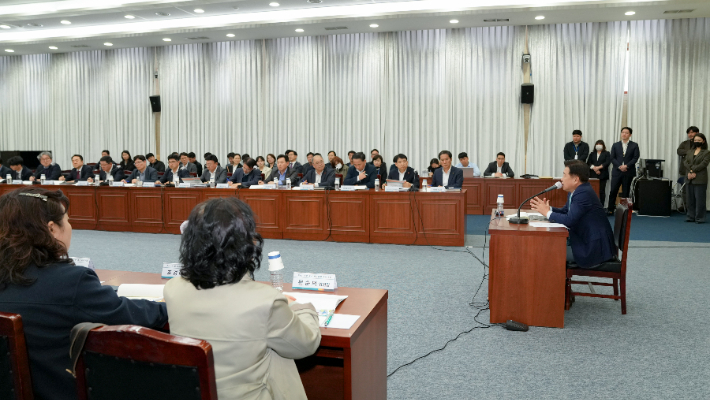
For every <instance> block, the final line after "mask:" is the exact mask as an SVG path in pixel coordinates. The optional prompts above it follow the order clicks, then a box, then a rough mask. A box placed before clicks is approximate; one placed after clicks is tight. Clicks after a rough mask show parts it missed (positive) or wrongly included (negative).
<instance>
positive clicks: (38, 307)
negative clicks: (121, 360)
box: [0, 263, 168, 400]
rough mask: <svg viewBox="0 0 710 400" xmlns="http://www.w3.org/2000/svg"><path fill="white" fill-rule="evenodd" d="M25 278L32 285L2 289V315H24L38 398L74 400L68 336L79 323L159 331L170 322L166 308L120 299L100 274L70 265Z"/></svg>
mask: <svg viewBox="0 0 710 400" xmlns="http://www.w3.org/2000/svg"><path fill="white" fill-rule="evenodd" d="M23 275H24V276H26V277H28V278H33V279H35V281H34V283H32V284H31V285H29V286H24V285H14V284H8V285H7V286H6V287H5V288H3V289H0V310H2V311H5V312H11V313H17V314H20V315H22V324H23V326H24V331H25V340H26V341H27V353H28V356H29V361H30V373H31V374H32V386H33V391H34V397H35V398H36V399H56V400H69V399H72V400H76V398H77V393H76V380H75V379H74V378H73V377H72V376H71V374H69V373H67V371H66V370H67V369H69V368H71V360H70V358H69V345H70V339H69V333H70V332H71V329H72V328H73V327H74V325H76V324H78V323H81V322H98V323H104V324H108V325H123V324H132V325H141V326H145V327H148V328H154V329H155V328H161V327H163V326H164V325H165V323H166V322H167V321H168V314H167V310H166V307H165V304H161V303H156V302H153V301H148V300H128V299H126V298H125V297H118V296H117V295H116V292H115V291H114V290H113V289H112V288H111V287H110V286H104V285H102V284H101V283H100V282H99V278H98V277H97V276H96V273H95V272H94V271H92V270H90V269H88V268H84V267H78V266H75V265H72V264H69V263H58V264H53V265H50V266H47V267H42V268H37V267H36V266H34V265H30V266H29V267H28V268H27V269H26V270H25V272H24V274H23Z"/></svg>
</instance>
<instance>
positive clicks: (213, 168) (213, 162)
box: [200, 154, 227, 183]
mask: <svg viewBox="0 0 710 400" xmlns="http://www.w3.org/2000/svg"><path fill="white" fill-rule="evenodd" d="M213 176H214V181H215V183H227V170H226V169H224V168H222V167H221V166H220V165H219V160H218V159H217V156H216V155H214V154H208V155H207V157H205V168H204V170H203V171H202V176H201V177H200V180H201V181H202V182H209V181H210V179H211V178H212V177H213Z"/></svg>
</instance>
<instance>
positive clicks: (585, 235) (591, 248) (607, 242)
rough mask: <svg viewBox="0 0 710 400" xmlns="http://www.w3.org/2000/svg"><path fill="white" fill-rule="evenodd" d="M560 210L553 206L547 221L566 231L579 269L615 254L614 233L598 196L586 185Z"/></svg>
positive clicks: (610, 257)
mask: <svg viewBox="0 0 710 400" xmlns="http://www.w3.org/2000/svg"><path fill="white" fill-rule="evenodd" d="M569 196H570V195H568V196H567V199H568V204H569V206H568V205H565V206H564V207H562V208H556V207H552V214H550V222H557V223H560V224H563V225H564V226H566V227H567V229H568V230H569V245H570V247H571V248H572V254H573V255H574V261H575V262H576V263H577V265H579V266H580V267H581V268H590V267H593V266H595V265H597V264H601V263H603V262H604V261H608V260H610V259H612V258H613V257H614V256H615V255H617V254H618V252H617V250H616V246H615V245H614V232H612V230H611V225H610V224H609V220H608V219H607V217H606V210H604V207H603V206H602V203H601V202H600V201H599V195H597V193H596V192H595V191H594V189H593V188H592V185H590V184H589V182H586V183H583V184H581V185H579V186H578V187H577V189H576V190H575V191H574V194H572V195H571V196H572V200H571V203H570V201H569Z"/></svg>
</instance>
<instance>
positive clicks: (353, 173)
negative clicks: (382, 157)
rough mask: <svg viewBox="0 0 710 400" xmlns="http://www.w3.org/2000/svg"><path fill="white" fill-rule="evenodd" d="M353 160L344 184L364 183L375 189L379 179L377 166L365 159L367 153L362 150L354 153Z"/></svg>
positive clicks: (361, 184) (360, 184)
mask: <svg viewBox="0 0 710 400" xmlns="http://www.w3.org/2000/svg"><path fill="white" fill-rule="evenodd" d="M351 162H352V164H353V165H351V166H350V168H348V174H347V175H345V179H343V185H358V186H363V185H364V186H367V187H368V188H370V189H373V188H374V187H375V180H376V179H377V168H375V166H374V165H372V164H369V163H367V162H366V161H365V153H363V152H361V151H360V152H357V153H355V154H353V156H352V159H351Z"/></svg>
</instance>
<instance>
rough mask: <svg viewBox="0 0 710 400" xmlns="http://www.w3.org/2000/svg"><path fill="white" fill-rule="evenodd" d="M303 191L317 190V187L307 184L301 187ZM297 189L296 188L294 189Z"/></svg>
mask: <svg viewBox="0 0 710 400" xmlns="http://www.w3.org/2000/svg"><path fill="white" fill-rule="evenodd" d="M300 188H301V190H315V188H316V185H313V184H310V183H307V184H303V185H301V186H300ZM294 189H295V188H294Z"/></svg>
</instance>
